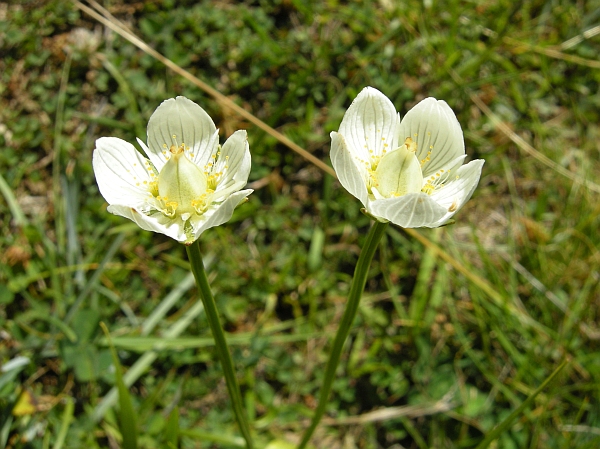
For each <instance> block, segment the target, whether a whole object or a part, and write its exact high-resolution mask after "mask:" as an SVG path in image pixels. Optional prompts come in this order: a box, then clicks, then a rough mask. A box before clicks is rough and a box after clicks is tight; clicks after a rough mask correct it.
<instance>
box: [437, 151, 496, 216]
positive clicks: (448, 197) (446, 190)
mask: <svg viewBox="0 0 600 449" xmlns="http://www.w3.org/2000/svg"><path fill="white" fill-rule="evenodd" d="M484 162H485V161H484V160H483V159H476V160H474V161H471V162H469V163H468V164H466V165H463V166H462V167H460V168H459V169H458V170H457V171H456V178H455V179H453V180H452V181H450V182H449V183H448V184H446V185H445V186H444V187H442V188H441V189H439V190H437V191H435V192H434V193H433V194H432V195H431V198H432V199H433V200H434V201H435V202H437V203H438V204H439V205H440V206H442V207H444V208H445V209H446V214H445V215H444V216H443V217H442V218H441V219H440V220H439V221H438V222H437V223H435V225H436V226H440V225H442V224H444V223H445V222H446V221H448V220H449V219H450V217H452V216H453V215H454V214H455V213H456V212H457V211H458V210H459V209H460V208H461V207H463V205H464V204H465V203H466V202H467V201H469V198H471V195H473V192H474V191H475V188H476V187H477V184H478V183H479V178H480V177H481V170H482V168H483V163H484Z"/></svg>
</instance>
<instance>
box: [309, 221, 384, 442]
mask: <svg viewBox="0 0 600 449" xmlns="http://www.w3.org/2000/svg"><path fill="white" fill-rule="evenodd" d="M387 226H388V223H381V222H379V221H375V223H374V224H373V226H372V227H371V229H370V231H369V234H368V235H367V241H366V242H365V246H364V247H363V249H362V251H361V253H360V256H359V257H358V262H357V263H356V268H355V269H354V278H353V279H352V286H351V287H350V294H349V295H348V302H347V304H346V310H344V315H343V316H342V321H341V322H340V327H339V329H338V331H337V334H336V336H335V340H334V342H333V347H332V349H331V355H330V356H329V360H328V361H327V367H326V368H325V377H324V378H323V385H322V386H321V392H320V394H319V404H318V405H317V409H316V410H315V414H314V415H313V418H312V422H311V423H310V427H309V428H308V429H306V431H305V432H304V436H303V437H302V441H301V442H300V444H299V445H298V449H304V447H305V446H306V444H307V443H308V442H309V440H310V438H311V436H312V434H313V432H314V431H315V429H316V428H317V425H318V424H319V421H321V418H322V417H323V414H324V413H325V408H326V407H327V401H328V399H329V393H330V392H331V385H332V384H333V380H334V378H335V371H336V369H337V366H338V363H339V362H340V357H341V355H342V349H343V347H344V343H345V342H346V338H348V334H349V333H350V329H351V327H352V323H353V321H354V318H355V317H356V312H357V311H358V304H359V302H360V297H361V296H362V293H363V290H364V289H365V284H366V283H367V275H368V273H369V266H370V265H371V260H373V255H374V254H375V250H376V249H377V245H378V244H379V241H380V240H381V237H383V234H384V233H385V230H386V228H387Z"/></svg>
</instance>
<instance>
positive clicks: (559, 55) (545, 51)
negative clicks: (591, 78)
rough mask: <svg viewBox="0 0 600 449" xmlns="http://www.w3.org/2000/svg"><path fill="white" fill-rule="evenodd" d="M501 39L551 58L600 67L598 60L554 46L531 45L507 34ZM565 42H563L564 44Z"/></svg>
mask: <svg viewBox="0 0 600 449" xmlns="http://www.w3.org/2000/svg"><path fill="white" fill-rule="evenodd" d="M598 28H600V27H598ZM599 32H600V31H599ZM592 35H593V34H592ZM581 36H583V35H581ZM577 37H579V36H577ZM582 40H583V38H582V39H581V40H580V41H578V42H577V43H579V42H581V41H582ZM503 41H504V42H506V43H507V44H510V45H514V46H516V47H522V48H524V49H526V50H533V51H535V52H536V53H540V54H542V55H546V56H549V57H551V58H555V59H562V60H563V61H568V62H572V63H574V64H579V65H583V66H586V67H591V68H593V69H600V61H595V60H593V59H586V58H582V57H581V56H577V55H569V54H567V53H563V52H562V51H559V50H556V49H554V48H549V47H541V46H539V45H532V44H529V43H527V42H521V41H518V40H517V39H513V38H512V37H508V36H507V37H504V38H503ZM567 42H570V41H567ZM567 42H565V44H566V43H567ZM565 44H562V45H561V46H560V48H561V49H565V47H564V45H565ZM573 45H575V44H570V45H569V46H571V47H572V46H573ZM566 48H569V47H566Z"/></svg>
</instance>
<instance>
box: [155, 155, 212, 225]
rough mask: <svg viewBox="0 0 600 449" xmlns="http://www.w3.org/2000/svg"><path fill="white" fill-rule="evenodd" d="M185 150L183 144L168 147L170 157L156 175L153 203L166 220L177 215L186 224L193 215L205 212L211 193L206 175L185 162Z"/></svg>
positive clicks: (186, 159) (186, 158)
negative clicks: (155, 191) (159, 207)
mask: <svg viewBox="0 0 600 449" xmlns="http://www.w3.org/2000/svg"><path fill="white" fill-rule="evenodd" d="M184 148H185V145H184V144H181V145H180V146H178V147H177V146H175V145H171V147H170V149H169V151H170V152H171V157H170V158H169V160H168V161H167V163H166V164H165V165H164V167H163V168H162V170H161V171H160V173H159V174H158V189H157V190H158V195H157V196H156V199H157V200H158V201H159V202H160V204H161V206H162V212H163V213H164V214H165V215H166V216H168V217H171V218H173V217H175V215H180V216H181V217H182V218H183V219H184V220H187V219H188V218H189V216H190V215H192V214H194V213H197V214H203V213H204V212H206V209H208V206H209V205H210V203H211V198H212V194H213V193H214V190H212V189H209V188H208V187H209V185H208V181H207V179H206V175H205V174H204V172H203V171H202V170H201V169H200V167H198V166H197V165H196V164H194V163H193V162H192V161H190V160H189V159H188V157H187V156H186V155H185V153H184Z"/></svg>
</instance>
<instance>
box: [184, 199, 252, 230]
mask: <svg viewBox="0 0 600 449" xmlns="http://www.w3.org/2000/svg"><path fill="white" fill-rule="evenodd" d="M252 192H254V190H252V189H247V190H240V191H239V192H235V193H233V194H231V196H229V197H228V198H227V199H226V200H225V201H223V202H222V203H221V204H219V205H217V206H216V207H215V208H214V209H213V208H212V207H211V208H210V209H209V210H208V211H207V212H206V213H205V214H204V215H202V216H200V217H199V219H198V220H196V221H194V220H193V219H192V227H193V229H194V230H193V235H194V240H197V239H198V237H200V234H202V233H203V232H204V231H206V230H207V229H209V228H214V227H215V226H219V225H221V224H223V223H226V222H228V221H229V220H230V219H231V216H232V215H233V211H234V210H235V208H236V207H237V206H238V205H239V204H240V203H241V202H242V201H244V199H245V198H246V197H247V196H248V195H250V194H251V193H252Z"/></svg>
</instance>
